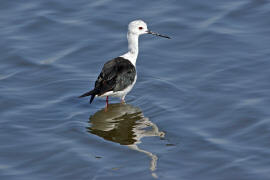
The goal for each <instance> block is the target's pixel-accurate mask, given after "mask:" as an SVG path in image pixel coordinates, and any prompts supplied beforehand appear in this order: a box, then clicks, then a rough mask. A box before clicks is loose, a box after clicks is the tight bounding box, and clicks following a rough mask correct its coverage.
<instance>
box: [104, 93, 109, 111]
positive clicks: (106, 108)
mask: <svg viewBox="0 0 270 180" xmlns="http://www.w3.org/2000/svg"><path fill="white" fill-rule="evenodd" d="M108 105H109V97H108V96H107V97H106V106H105V112H106V111H107V110H108Z"/></svg>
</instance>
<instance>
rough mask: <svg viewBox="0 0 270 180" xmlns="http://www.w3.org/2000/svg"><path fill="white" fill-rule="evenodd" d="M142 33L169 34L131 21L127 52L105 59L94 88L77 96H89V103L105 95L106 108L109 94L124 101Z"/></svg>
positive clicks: (133, 78) (134, 75) (132, 78)
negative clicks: (157, 31) (154, 30)
mask: <svg viewBox="0 0 270 180" xmlns="http://www.w3.org/2000/svg"><path fill="white" fill-rule="evenodd" d="M143 34H152V35H155V36H159V37H163V38H168V39H170V37H169V36H166V35H161V34H159V33H156V32H153V31H150V30H149V29H148V27H147V24H146V23H145V22H144V21H143V20H134V21H131V22H130V23H129V25H128V32H127V40H128V52H127V53H125V54H123V55H121V56H119V57H116V58H114V59H112V60H109V61H107V62H106V63H105V64H104V66H103V68H102V70H101V72H100V74H99V76H98V77H97V80H96V81H95V86H94V88H93V89H92V90H91V91H88V92H86V93H84V94H82V95H81V96H79V97H80V98H81V97H86V96H91V98H90V104H91V103H92V102H93V100H94V98H95V97H96V96H98V97H106V108H107V107H108V105H109V99H108V97H109V96H111V97H119V98H120V99H121V103H125V97H126V95H127V94H128V93H129V92H130V91H131V89H132V88H133V86H134V85H135V83H136V80H137V71H136V60H137V57H138V53H139V36H140V35H143Z"/></svg>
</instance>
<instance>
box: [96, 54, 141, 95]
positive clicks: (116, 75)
mask: <svg viewBox="0 0 270 180" xmlns="http://www.w3.org/2000/svg"><path fill="white" fill-rule="evenodd" d="M135 76H136V69H135V66H134V65H133V64H132V63H131V62H130V61H129V60H127V59H125V58H122V57H117V58H115V59H113V60H110V61H108V62H106V63H105V64H104V66H103V68H102V71H101V73H100V74H99V76H98V78H97V80H96V82H95V88H94V90H95V91H96V92H97V94H98V95H102V94H104V93H106V92H108V91H114V92H115V91H121V90H124V89H125V88H126V87H128V86H129V85H131V84H132V83H133V81H134V80H135Z"/></svg>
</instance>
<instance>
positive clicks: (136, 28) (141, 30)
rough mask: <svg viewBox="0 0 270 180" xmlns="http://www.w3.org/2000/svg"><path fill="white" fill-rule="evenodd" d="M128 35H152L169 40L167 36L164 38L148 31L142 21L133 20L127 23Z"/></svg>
mask: <svg viewBox="0 0 270 180" xmlns="http://www.w3.org/2000/svg"><path fill="white" fill-rule="evenodd" d="M128 33H129V34H133V35H137V36H139V35H142V34H153V35H156V36H160V37H164V38H168V39H170V37H168V36H164V35H161V34H158V33H155V32H152V31H150V30H148V28H147V24H146V23H145V22H144V21H143V20H135V21H132V22H130V23H129V25H128Z"/></svg>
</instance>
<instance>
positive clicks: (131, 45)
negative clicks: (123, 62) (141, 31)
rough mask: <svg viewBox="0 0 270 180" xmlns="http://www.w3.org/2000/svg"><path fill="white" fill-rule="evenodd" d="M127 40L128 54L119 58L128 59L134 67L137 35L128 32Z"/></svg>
mask: <svg viewBox="0 0 270 180" xmlns="http://www.w3.org/2000/svg"><path fill="white" fill-rule="evenodd" d="M127 39H128V52H127V53H126V54H123V55H122V56H121V57H123V58H125V59H128V60H129V61H130V62H131V63H132V64H133V65H134V66H135V65H136V60H137V57H138V53H139V46H138V44H139V36H138V35H137V34H134V33H130V32H128V34H127Z"/></svg>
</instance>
